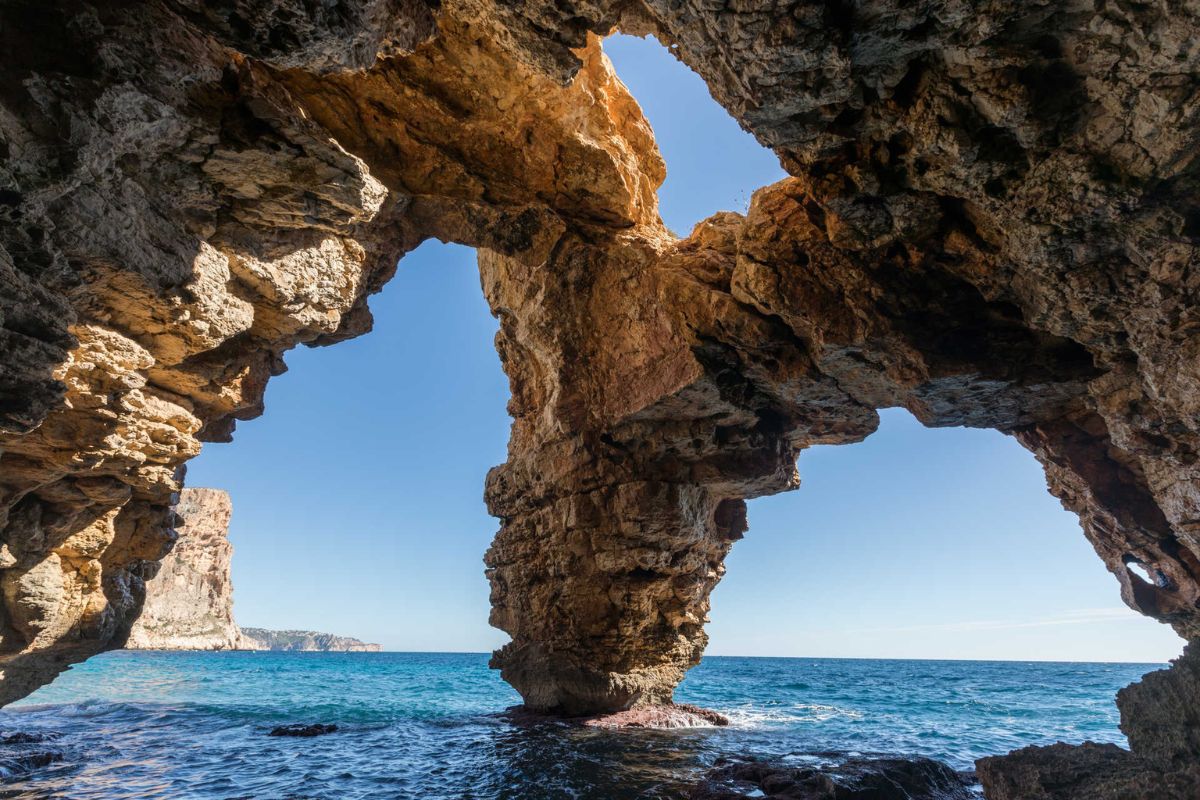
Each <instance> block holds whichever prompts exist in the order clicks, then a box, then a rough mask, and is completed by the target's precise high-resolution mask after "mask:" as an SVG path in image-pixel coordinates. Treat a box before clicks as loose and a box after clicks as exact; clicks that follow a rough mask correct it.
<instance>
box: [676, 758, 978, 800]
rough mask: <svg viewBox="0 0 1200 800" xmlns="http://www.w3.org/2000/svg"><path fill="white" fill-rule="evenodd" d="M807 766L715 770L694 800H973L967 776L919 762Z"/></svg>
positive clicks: (758, 764)
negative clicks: (750, 799) (760, 799)
mask: <svg viewBox="0 0 1200 800" xmlns="http://www.w3.org/2000/svg"><path fill="white" fill-rule="evenodd" d="M812 757H813V759H814V761H815V762H817V763H814V764H812V765H808V766H794V765H785V764H779V763H775V762H765V761H749V762H743V763H735V764H729V765H726V766H723V767H720V768H718V769H715V770H713V771H712V772H711V773H709V774H708V776H706V777H705V779H704V781H703V782H701V783H700V784H699V785H698V786H697V787H696V788H695V789H694V790H693V791H692V793H691V795H690V799H691V800H741V799H742V798H760V797H767V798H781V799H782V798H786V799H787V800H971V798H975V797H977V794H976V793H975V791H974V788H973V787H974V781H973V780H972V778H971V776H970V774H969V773H962V772H957V771H955V770H954V769H953V768H951V767H950V766H948V765H946V764H943V763H942V762H940V761H934V760H932V759H929V758H920V757H911V758H910V757H894V756H872V757H867V756H853V757H847V756H845V755H838V754H832V753H819V754H813V756H812Z"/></svg>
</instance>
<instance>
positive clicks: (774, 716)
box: [720, 703, 863, 728]
mask: <svg viewBox="0 0 1200 800" xmlns="http://www.w3.org/2000/svg"><path fill="white" fill-rule="evenodd" d="M720 711H721V713H722V714H724V715H725V716H727V717H729V721H730V724H732V725H734V726H735V727H741V728H753V727H758V726H762V725H794V724H797V723H806V722H827V721H829V720H831V719H839V718H840V719H851V720H856V719H862V718H863V713H862V712H861V711H856V710H854V709H852V708H841V707H839V706H830V705H824V704H821V703H797V704H795V705H793V706H789V707H779V708H763V707H761V706H735V707H731V708H722V709H720Z"/></svg>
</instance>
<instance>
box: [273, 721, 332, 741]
mask: <svg viewBox="0 0 1200 800" xmlns="http://www.w3.org/2000/svg"><path fill="white" fill-rule="evenodd" d="M337 729H338V726H337V725H331V724H329V725H327V724H323V723H320V722H318V723H314V724H312V725H302V724H297V725H279V726H277V727H275V728H272V729H271V732H270V733H268V734H267V735H268V736H294V737H297V738H302V739H307V738H310V737H313V736H324V735H325V734H327V733H337Z"/></svg>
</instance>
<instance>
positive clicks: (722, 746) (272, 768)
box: [0, 652, 1159, 800]
mask: <svg viewBox="0 0 1200 800" xmlns="http://www.w3.org/2000/svg"><path fill="white" fill-rule="evenodd" d="M1158 666H1159V665H1154V664H1143V665H1137V664H1062V663H1057V664H1056V663H1019V662H969V661H863V660H841V659H810V658H799V659H794V658H717V657H709V658H706V659H705V660H704V663H703V664H701V665H700V666H699V667H697V668H695V669H694V670H692V671H691V673H689V675H688V677H687V680H686V681H685V682H684V683H683V685H682V686H681V687H680V689H679V691H678V692H677V694H676V698H677V699H678V700H680V701H684V702H690V703H696V704H698V705H702V706H707V707H710V708H715V709H718V710H720V711H723V712H724V713H726V714H727V715H729V716H730V717H731V718H732V719H733V721H734V724H733V725H732V726H730V727H728V728H695V729H689V730H676V731H632V730H625V731H598V730H590V729H581V728H576V727H568V726H564V725H560V724H551V725H538V726H532V727H531V726H528V725H524V726H523V725H518V724H515V723H513V722H510V721H509V720H508V719H507V718H506V717H504V716H503V715H502V714H501V713H500V712H502V711H503V710H504V709H505V708H506V707H508V706H511V705H514V704H515V703H517V702H519V698H518V696H517V695H516V693H515V692H513V691H512V689H510V688H509V687H508V686H507V684H505V683H503V682H502V681H501V680H500V678H499V676H498V674H497V673H495V672H492V671H490V670H488V668H487V656H485V655H482V654H429V653H352V654H327V653H294V654H287V653H147V652H115V653H108V654H105V655H102V656H99V657H97V658H94V659H92V660H90V661H88V662H87V663H85V664H83V665H80V666H77V667H75V668H74V669H72V670H71V671H70V672H68V673H66V674H64V675H63V676H62V677H60V678H59V679H58V680H57V681H56V682H55V683H54V684H53V685H51V686H49V687H46V688H44V689H42V690H40V691H38V692H37V693H36V694H34V695H33V696H31V697H30V698H28V699H27V700H25V701H22V702H21V703H20V704H16V705H13V706H10V707H9V708H7V709H5V710H4V711H2V712H0V732H11V731H17V730H19V731H25V732H35V733H38V732H41V733H49V734H51V735H57V737H58V738H57V739H56V740H55V741H54V742H53V747H55V748H57V749H58V750H60V751H61V752H62V754H63V756H64V760H63V761H62V762H61V763H57V764H53V765H51V766H49V767H45V768H42V769H39V770H35V771H33V772H31V773H29V774H26V775H14V776H9V777H7V778H5V779H4V786H3V787H2V788H0V796H2V797H15V798H39V800H40V799H41V798H71V799H72V800H90V799H92V798H95V799H96V800H100V799H101V798H102V799H103V800H121V799H122V798H151V797H153V798H160V797H161V798H205V799H206V800H208V799H210V798H211V799H212V800H216V799H217V798H220V799H221V800H229V798H262V799H264V800H265V799H266V798H321V799H322V800H325V799H326V798H328V800H349V799H350V798H423V799H425V798H481V799H482V798H513V800H516V798H521V800H538V799H539V798H546V800H550V798H554V799H556V800H557V799H558V798H582V799H586V800H619V799H620V798H677V797H680V796H682V793H683V787H684V786H686V785H687V784H688V783H689V782H690V781H693V780H695V779H696V777H697V776H698V775H699V774H700V773H701V772H702V771H703V770H704V769H705V768H706V767H708V766H709V765H711V764H712V763H713V761H714V760H715V759H717V758H719V757H721V756H737V755H744V754H755V755H760V756H777V757H784V758H793V759H795V758H802V757H803V754H804V753H807V752H814V751H829V750H839V751H861V752H867V751H871V752H898V753H920V754H923V755H928V756H932V757H934V758H940V759H943V760H945V761H948V762H949V763H951V764H952V765H954V766H956V767H959V768H967V767H970V766H971V764H972V762H973V760H974V759H975V758H977V757H979V756H983V755H988V754H994V753H999V752H1005V751H1008V750H1011V749H1013V748H1016V747H1021V746H1024V745H1028V744H1039V743H1049V742H1054V741H1059V740H1061V741H1066V742H1081V741H1084V740H1085V739H1091V740H1093V741H1102V742H1117V743H1119V744H1122V745H1123V744H1125V741H1124V738H1123V737H1122V735H1121V733H1120V731H1119V730H1118V728H1117V721H1118V717H1117V711H1116V707H1115V705H1114V703H1113V697H1114V695H1115V692H1116V690H1117V689H1118V688H1120V687H1121V686H1124V685H1126V684H1128V683H1130V682H1131V681H1134V680H1136V679H1138V678H1139V677H1140V676H1141V675H1142V674H1144V673H1145V672H1148V671H1150V670H1152V669H1156V668H1158ZM292 722H333V723H337V724H338V725H339V726H341V730H340V731H339V732H338V733H335V734H331V735H328V736H322V737H319V738H315V739H285V738H277V737H268V736H267V735H266V734H267V731H268V730H269V729H270V727H271V726H274V725H278V724H283V723H292Z"/></svg>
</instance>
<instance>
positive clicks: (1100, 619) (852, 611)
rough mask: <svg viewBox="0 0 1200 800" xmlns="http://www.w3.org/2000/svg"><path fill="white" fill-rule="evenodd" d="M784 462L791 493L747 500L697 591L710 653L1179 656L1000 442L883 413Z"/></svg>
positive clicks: (1166, 633) (1072, 519) (1031, 463)
mask: <svg viewBox="0 0 1200 800" xmlns="http://www.w3.org/2000/svg"><path fill="white" fill-rule="evenodd" d="M798 469H799V473H800V479H801V485H800V488H799V489H797V490H796V491H794V492H784V493H781V494H778V495H773V496H770V497H764V498H759V499H755V500H752V501H750V502H749V503H748V515H747V516H748V522H749V525H750V530H749V531H748V532H747V534H746V537H745V540H744V541H741V542H739V543H738V544H737V545H736V546H735V547H734V548H733V550H732V552H731V553H730V555H729V557H728V558H727V560H726V566H727V568H728V573H727V574H726V576H725V577H724V578H723V579H722V581H721V583H720V584H719V585H718V586H717V588H716V589H715V590H714V591H713V609H712V614H711V616H712V622H711V623H710V624H709V626H708V631H709V635H710V637H711V644H710V648H709V652H710V653H713V654H722V655H764V656H771V655H775V656H778V655H793V656H808V657H820V656H831V657H850V658H891V659H911V658H932V659H969V660H979V661H1098V662H1136V663H1161V662H1165V661H1167V660H1169V659H1171V658H1174V657H1176V656H1177V655H1178V654H1179V651H1180V649H1181V647H1182V645H1183V641H1182V640H1181V639H1180V638H1179V637H1178V635H1177V634H1176V633H1175V632H1174V631H1173V630H1171V628H1170V627H1168V626H1166V625H1162V624H1158V623H1155V622H1153V621H1152V620H1148V619H1146V618H1145V617H1144V616H1142V615H1141V614H1138V613H1137V612H1135V611H1133V610H1132V609H1129V608H1128V607H1126V606H1124V605H1123V604H1121V603H1120V602H1119V600H1118V598H1117V591H1116V589H1117V588H1118V585H1117V582H1116V579H1115V578H1114V577H1113V576H1112V575H1111V574H1110V573H1109V572H1108V571H1107V570H1106V569H1105V567H1104V564H1103V562H1102V561H1101V560H1100V559H1098V558H1096V557H1095V553H1094V551H1093V550H1092V546H1091V545H1090V544H1089V542H1088V541H1087V539H1086V538H1085V537H1084V536H1083V535H1081V532H1080V529H1079V519H1078V517H1077V516H1076V515H1075V514H1074V513H1072V512H1071V511H1068V510H1066V509H1064V508H1063V507H1062V506H1061V504H1060V503H1059V501H1058V500H1057V499H1056V498H1054V497H1053V496H1051V495H1050V493H1049V492H1048V491H1047V490H1046V478H1045V475H1044V473H1043V471H1042V468H1041V466H1040V465H1039V464H1038V463H1037V461H1036V460H1035V459H1034V458H1033V456H1032V455H1031V454H1030V453H1029V452H1028V451H1026V450H1025V449H1024V448H1023V447H1021V446H1020V445H1019V444H1018V443H1017V442H1016V441H1015V440H1014V439H1013V438H1012V437H1009V436H1005V435H1003V434H1001V433H999V432H997V431H994V430H990V429H973V428H963V427H950V428H928V427H925V426H924V425H922V424H921V423H920V422H919V421H918V420H917V419H916V418H915V417H913V416H912V415H911V414H910V413H908V412H907V411H905V410H903V409H899V408H893V409H884V410H882V411H881V412H880V426H879V429H878V430H877V431H876V432H875V433H873V434H871V435H870V436H868V437H867V438H866V439H865V440H864V441H862V442H859V443H856V444H849V445H844V444H842V445H818V446H814V447H812V448H810V449H808V450H805V451H804V452H802V453H801V455H800V459H799V462H798ZM1031 566H1032V568H1031ZM1128 567H1129V568H1130V569H1131V570H1135V571H1137V572H1138V573H1139V574H1143V577H1145V579H1146V580H1147V581H1150V580H1151V579H1150V577H1149V574H1148V573H1146V570H1145V568H1144V567H1142V566H1141V565H1139V564H1137V563H1134V562H1130V563H1129V564H1128ZM747 618H754V619H755V621H756V623H755V624H756V629H755V631H754V632H753V633H752V632H750V631H747V630H746V629H745V627H744V626H743V625H742V621H743V620H745V619H747ZM767 631H770V632H771V634H770V635H769V636H766V635H765V634H766V632H767Z"/></svg>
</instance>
